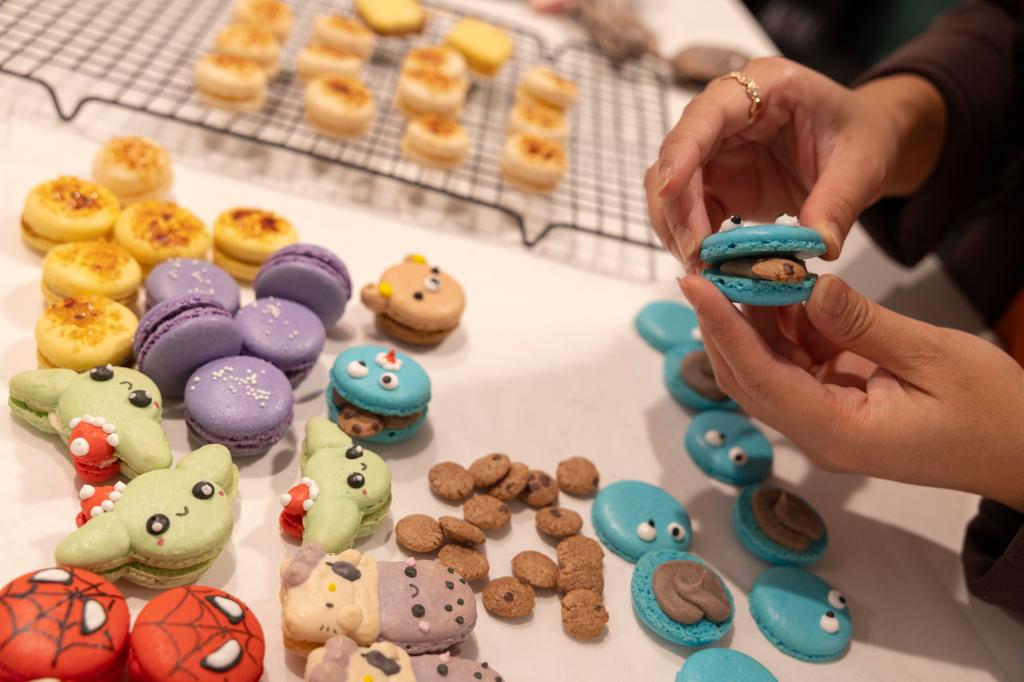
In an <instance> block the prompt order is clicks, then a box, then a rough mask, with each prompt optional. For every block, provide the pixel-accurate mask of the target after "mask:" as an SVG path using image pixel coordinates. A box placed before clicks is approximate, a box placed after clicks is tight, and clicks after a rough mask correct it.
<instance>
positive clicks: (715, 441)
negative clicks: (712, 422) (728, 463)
mask: <svg viewBox="0 0 1024 682" xmlns="http://www.w3.org/2000/svg"><path fill="white" fill-rule="evenodd" d="M704 442H705V443H707V444H708V445H711V446H714V447H716V448H717V447H718V446H720V445H722V444H723V443H725V434H724V433H722V432H721V431H716V430H714V429H710V430H708V431H705V432H704Z"/></svg>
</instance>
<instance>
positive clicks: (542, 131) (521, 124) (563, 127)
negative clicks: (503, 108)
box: [508, 100, 569, 144]
mask: <svg viewBox="0 0 1024 682" xmlns="http://www.w3.org/2000/svg"><path fill="white" fill-rule="evenodd" d="M508 129H509V132H510V133H524V134H526V135H531V136H533V137H541V138H544V139H545V140H553V141H554V142H558V143H560V144H565V141H566V140H567V139H569V119H568V118H566V116H565V112H564V111H562V110H561V109H556V108H555V107H551V106H548V105H547V104H544V103H543V102H534V101H531V100H520V101H519V102H516V105H515V106H514V107H513V108H512V113H510V114H509V116H508Z"/></svg>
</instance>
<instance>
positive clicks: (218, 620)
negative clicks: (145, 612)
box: [133, 585, 263, 680]
mask: <svg viewBox="0 0 1024 682" xmlns="http://www.w3.org/2000/svg"><path fill="white" fill-rule="evenodd" d="M210 596H221V597H226V598H228V599H230V600H231V601H233V602H234V603H236V604H238V605H239V606H240V607H242V608H243V610H244V611H245V616H244V617H243V618H242V620H241V621H240V622H239V623H237V624H232V623H230V622H229V621H228V619H227V616H225V615H224V613H223V612H221V611H220V610H219V609H217V608H216V607H215V606H213V604H211V603H210V602H209V601H207V599H206V597H210ZM159 618H160V620H159V621H156V622H147V623H140V622H136V623H135V628H134V630H133V635H134V633H135V632H140V631H143V630H146V629H152V630H156V631H158V632H159V633H160V634H162V635H163V636H164V638H165V639H166V640H167V641H168V642H170V643H171V645H172V646H173V648H174V653H175V660H174V666H173V667H172V668H171V669H170V670H168V671H167V672H165V673H162V676H161V679H168V680H171V679H174V680H184V679H186V678H187V679H191V680H199V679H202V678H201V677H200V674H199V673H201V672H206V673H207V675H205V676H204V677H206V679H222V678H223V677H224V675H223V673H215V672H214V671H204V669H203V668H201V667H200V663H201V661H202V660H203V657H204V656H206V655H209V654H210V653H212V652H213V651H215V650H216V649H217V648H218V647H220V646H221V645H223V644H224V643H225V642H227V641H228V640H229V639H235V640H237V641H238V643H239V644H240V645H241V646H242V651H243V654H244V657H243V658H242V659H239V663H238V665H236V666H235V667H236V668H237V667H238V666H239V665H241V663H242V661H243V660H245V659H248V660H249V661H250V662H251V663H252V665H253V666H254V668H255V669H261V668H262V667H263V632H262V630H261V629H260V627H259V622H258V621H257V620H256V619H255V618H254V617H253V616H252V614H251V612H250V611H249V609H248V608H247V607H245V606H243V604H242V603H241V602H240V601H239V600H238V599H237V598H236V597H234V596H232V595H230V594H228V593H226V592H221V591H220V590H215V589H212V588H209V587H203V586H200V585H192V586H187V587H182V588H180V595H178V599H177V601H176V603H175V604H174V606H172V607H170V608H168V609H167V610H166V612H165V613H163V614H161V615H160V616H159ZM254 625H255V627H254ZM189 641H191V646H188V647H183V644H184V643H186V642H189ZM211 644H212V645H213V646H210V645H211ZM254 644H255V647H254V646H253V645H254Z"/></svg>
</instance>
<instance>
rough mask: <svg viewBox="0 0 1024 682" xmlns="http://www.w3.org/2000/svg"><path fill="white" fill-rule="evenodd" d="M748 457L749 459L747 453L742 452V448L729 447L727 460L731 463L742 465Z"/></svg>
mask: <svg viewBox="0 0 1024 682" xmlns="http://www.w3.org/2000/svg"><path fill="white" fill-rule="evenodd" d="M748 459H750V458H749V457H747V453H745V452H743V449H742V448H731V449H730V450H729V460H730V461H731V462H732V463H733V464H738V465H739V466H743V465H744V464H746V463H747V460H748Z"/></svg>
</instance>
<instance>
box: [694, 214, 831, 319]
mask: <svg viewBox="0 0 1024 682" xmlns="http://www.w3.org/2000/svg"><path fill="white" fill-rule="evenodd" d="M727 223H728V225H727ZM737 223H739V219H738V218H736V216H733V217H732V218H730V219H728V220H726V222H725V223H723V228H724V227H730V228H731V229H723V230H722V231H721V232H716V233H715V234H712V235H710V236H708V237H707V238H705V239H704V241H703V242H702V243H701V249H700V257H701V260H703V261H704V262H705V263H707V264H709V265H710V266H712V267H710V268H708V269H707V270H704V272H703V273H701V274H702V275H703V276H704V278H705V279H707V280H709V281H710V282H711V283H712V284H714V285H715V286H716V287H718V289H719V291H721V292H722V293H723V294H725V296H726V298H728V299H729V300H730V301H733V302H735V303H745V304H747V305H754V306H783V305H791V304H793V303H801V302H803V301H806V300H807V299H808V298H809V297H810V295H811V290H812V289H813V288H814V283H815V282H816V281H817V279H818V277H817V275H814V274H810V273H807V272H806V269H805V268H804V265H803V261H804V260H806V259H807V258H813V257H816V256H821V255H823V254H824V253H825V251H826V248H825V242H824V241H823V240H822V238H821V235H819V234H818V233H817V232H815V231H814V230H812V229H810V228H807V227H800V226H798V225H788V224H770V225H747V226H743V225H739V226H735V225H736V224H737Z"/></svg>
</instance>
